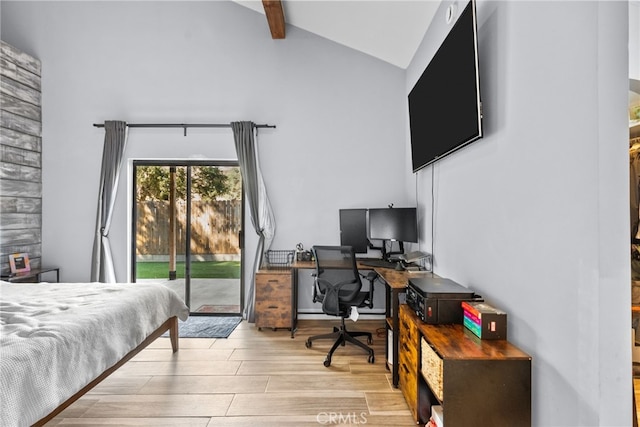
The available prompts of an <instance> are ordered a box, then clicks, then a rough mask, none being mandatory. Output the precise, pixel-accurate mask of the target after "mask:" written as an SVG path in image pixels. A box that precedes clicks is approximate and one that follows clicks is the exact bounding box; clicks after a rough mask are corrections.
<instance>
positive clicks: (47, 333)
mask: <svg viewBox="0 0 640 427" xmlns="http://www.w3.org/2000/svg"><path fill="white" fill-rule="evenodd" d="M188 315H189V310H188V308H187V307H186V306H185V304H184V303H183V302H182V300H181V299H180V297H179V296H178V295H177V294H176V293H175V292H174V291H172V290H171V289H169V288H167V287H165V286H163V285H160V284H153V283H151V284H150V283H145V284H137V283H136V284H132V283H129V284H102V283H55V284H49V283H47V284H23V283H6V282H1V283H0V425H1V426H4V427H10V426H24V425H31V424H33V423H34V422H36V421H38V420H39V419H41V418H43V417H44V416H46V415H48V414H49V413H51V412H52V411H53V410H54V409H56V408H57V407H58V406H59V405H60V404H61V403H62V402H64V401H65V400H66V399H68V398H69V397H71V396H72V395H74V394H75V393H77V392H78V391H79V390H81V389H82V388H83V387H84V386H86V385H87V384H88V383H90V382H91V381H92V380H93V379H95V378H96V377H97V376H99V375H100V374H101V373H102V372H104V371H105V370H107V369H108V368H111V367H112V366H113V365H115V364H116V363H117V362H118V361H119V360H120V359H122V358H123V357H124V356H125V355H126V354H127V353H129V352H130V351H131V350H133V349H134V348H136V347H137V346H138V345H139V344H140V343H142V341H144V339H145V338H146V337H147V336H148V335H150V334H151V333H152V332H153V331H155V330H156V329H157V328H159V327H160V326H161V325H162V324H163V323H164V322H165V321H166V320H167V319H169V318H171V317H173V316H177V317H178V318H179V319H181V320H186V318H187V317H188Z"/></svg>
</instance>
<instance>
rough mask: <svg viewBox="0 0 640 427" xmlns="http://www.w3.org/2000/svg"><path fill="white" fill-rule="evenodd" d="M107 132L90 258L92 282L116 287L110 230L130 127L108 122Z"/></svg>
mask: <svg viewBox="0 0 640 427" xmlns="http://www.w3.org/2000/svg"><path fill="white" fill-rule="evenodd" d="M104 130H105V135H104V148H103V151H102V170H101V172H100V188H99V190H98V213H97V215H96V231H95V237H94V241H93V255H92V257H91V281H92V282H104V283H115V282H116V273H115V269H114V267H113V258H112V256H111V247H110V245H109V227H110V226H111V214H112V213H113V205H114V204H115V201H116V192H117V190H118V178H119V177H120V167H121V166H122V157H123V155H124V149H125V146H126V143H127V123H126V122H121V121H107V122H104Z"/></svg>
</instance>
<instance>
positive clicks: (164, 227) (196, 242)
mask: <svg viewBox="0 0 640 427" xmlns="http://www.w3.org/2000/svg"><path fill="white" fill-rule="evenodd" d="M176 211H177V215H176V220H177V223H176V251H177V254H178V255H181V254H184V252H185V251H184V249H185V235H186V228H185V224H186V211H187V209H186V203H185V202H184V201H177V202H176ZM136 227H137V229H136V230H137V235H136V255H138V256H145V255H168V254H169V202H168V201H147V202H138V206H137V223H136ZM241 227H242V205H241V201H239V200H229V201H215V202H203V201H193V202H191V253H192V254H196V255H211V254H213V255H215V254H239V253H240V247H239V234H240V230H241Z"/></svg>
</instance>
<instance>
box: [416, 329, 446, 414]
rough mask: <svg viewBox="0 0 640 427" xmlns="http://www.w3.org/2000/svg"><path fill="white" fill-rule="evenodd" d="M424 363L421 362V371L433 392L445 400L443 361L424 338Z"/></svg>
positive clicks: (439, 398)
mask: <svg viewBox="0 0 640 427" xmlns="http://www.w3.org/2000/svg"><path fill="white" fill-rule="evenodd" d="M421 341H422V363H421V364H420V372H421V373H422V376H423V377H424V379H425V380H426V381H427V384H429V386H430V387H431V390H432V391H433V394H434V395H435V396H436V398H438V400H439V401H440V402H442V401H443V400H444V395H443V377H442V372H443V361H442V358H441V357H440V356H439V355H438V353H436V352H435V351H434V350H433V348H431V346H430V345H429V343H428V342H427V341H426V340H425V339H424V338H422V339H421Z"/></svg>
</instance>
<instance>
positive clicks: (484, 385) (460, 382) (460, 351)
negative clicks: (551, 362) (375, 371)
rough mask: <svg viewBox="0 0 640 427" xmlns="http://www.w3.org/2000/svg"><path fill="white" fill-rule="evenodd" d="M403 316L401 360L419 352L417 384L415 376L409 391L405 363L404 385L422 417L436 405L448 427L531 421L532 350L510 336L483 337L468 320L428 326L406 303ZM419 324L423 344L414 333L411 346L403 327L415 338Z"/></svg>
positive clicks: (416, 413)
mask: <svg viewBox="0 0 640 427" xmlns="http://www.w3.org/2000/svg"><path fill="white" fill-rule="evenodd" d="M400 319H401V321H400V331H401V338H400V348H399V353H400V361H403V360H405V361H406V362H405V363H409V360H413V357H414V356H413V354H414V353H415V352H416V351H417V353H418V355H419V357H418V362H417V364H416V365H415V366H417V367H418V375H417V378H416V381H417V385H416V386H415V387H414V386H413V385H412V384H411V380H410V379H409V377H410V376H409V377H408V378H407V379H406V383H407V386H410V390H408V391H407V392H406V393H405V390H404V386H403V385H402V378H403V375H402V372H403V371H404V370H405V368H404V367H401V368H400V385H401V388H402V391H403V394H404V396H405V399H407V402H408V404H409V406H410V407H411V406H412V405H415V409H413V408H412V412H413V413H414V417H415V420H416V422H420V423H424V422H426V421H428V419H429V414H430V406H431V405H442V410H443V418H444V422H445V425H446V426H447V427H456V426H469V425H490V426H509V427H511V426H514V427H516V426H530V425H531V357H530V356H529V355H528V354H526V353H524V352H523V351H521V350H519V349H518V348H517V347H515V346H514V345H512V344H510V343H509V342H508V341H506V340H481V339H479V338H478V337H476V336H475V335H473V334H472V333H471V332H470V331H467V330H466V329H465V328H464V326H462V325H458V324H456V325H427V324H425V323H423V322H422V321H420V320H419V319H418V317H417V316H416V315H415V313H414V312H413V311H412V310H411V309H410V308H409V307H408V306H406V305H402V306H401V307H400ZM411 323H413V325H414V326H411V325H410V324H411ZM414 327H415V329H416V330H417V332H416V335H417V339H418V340H419V344H416V341H415V339H413V338H411V339H412V342H411V344H407V347H406V348H405V346H404V344H403V342H402V339H403V335H402V332H403V331H407V333H405V335H404V337H407V338H409V337H411V333H412V332H411V330H412V329H413V328H414ZM412 346H417V348H416V349H415V350H414V348H413V347H412ZM404 353H407V355H406V356H404V358H403V354H404ZM407 372H413V371H411V370H410V369H407ZM413 390H415V392H416V393H417V396H415V397H414V396H413V395H411V392H412V391H413ZM409 399H411V402H409Z"/></svg>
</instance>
